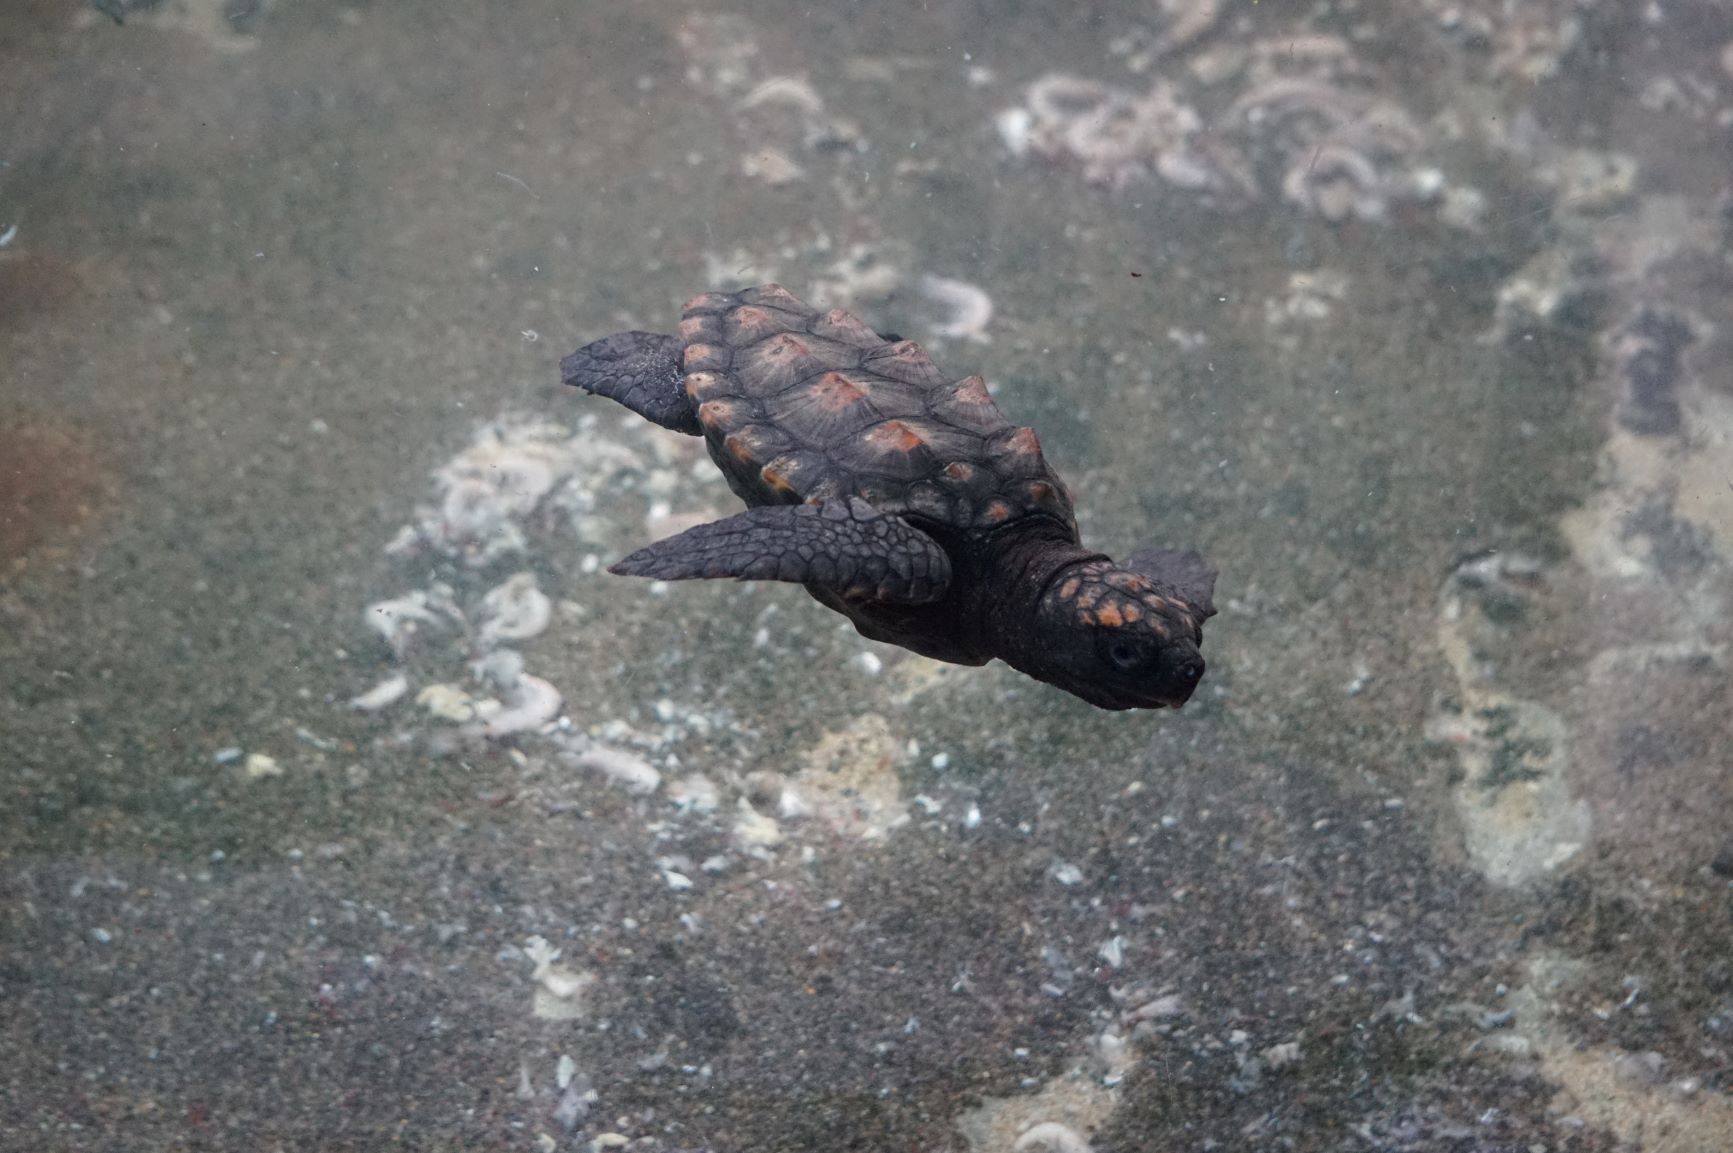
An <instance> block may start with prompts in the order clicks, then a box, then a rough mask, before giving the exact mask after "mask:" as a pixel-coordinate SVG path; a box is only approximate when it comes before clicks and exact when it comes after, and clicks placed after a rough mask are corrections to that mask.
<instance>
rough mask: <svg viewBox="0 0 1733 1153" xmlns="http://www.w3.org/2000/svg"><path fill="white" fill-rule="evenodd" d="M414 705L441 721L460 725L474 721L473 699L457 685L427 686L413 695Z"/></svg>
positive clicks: (474, 708) (474, 705) (474, 707)
mask: <svg viewBox="0 0 1733 1153" xmlns="http://www.w3.org/2000/svg"><path fill="white" fill-rule="evenodd" d="M415 703H416V704H418V705H420V706H421V707H422V708H424V709H426V710H427V711H428V712H429V713H432V714H433V715H434V716H436V717H438V718H439V719H440V720H442V721H454V722H458V723H462V722H464V721H472V720H474V719H475V713H476V704H475V698H474V697H472V696H470V695H469V694H468V693H466V692H464V691H463V689H462V688H460V687H459V686H457V685H452V684H439V685H428V686H427V687H426V688H424V689H422V690H421V691H420V692H419V693H417V694H415Z"/></svg>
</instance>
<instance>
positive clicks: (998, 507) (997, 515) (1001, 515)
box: [982, 500, 1011, 523]
mask: <svg viewBox="0 0 1733 1153" xmlns="http://www.w3.org/2000/svg"><path fill="white" fill-rule="evenodd" d="M982 515H983V516H985V517H986V518H987V519H988V520H990V521H993V522H994V523H998V522H999V521H1002V520H1009V519H1010V517H1011V506H1010V505H1008V504H1006V503H1005V502H1004V501H1002V500H996V501H992V502H991V503H989V504H988V505H987V510H986V512H984V513H982Z"/></svg>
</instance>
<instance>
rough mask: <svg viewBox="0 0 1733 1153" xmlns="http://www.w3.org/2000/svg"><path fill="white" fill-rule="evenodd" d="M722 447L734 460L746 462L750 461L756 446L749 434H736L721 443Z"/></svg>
mask: <svg viewBox="0 0 1733 1153" xmlns="http://www.w3.org/2000/svg"><path fill="white" fill-rule="evenodd" d="M722 447H723V448H725V449H727V450H728V451H729V453H730V454H731V455H732V456H733V457H734V459H735V460H740V461H748V460H751V459H752V457H753V455H754V452H755V450H756V449H757V447H758V445H757V442H756V440H755V439H754V438H753V437H752V435H751V434H750V433H745V432H736V433H733V434H731V435H730V436H729V437H728V439H727V440H724V441H723V442H722Z"/></svg>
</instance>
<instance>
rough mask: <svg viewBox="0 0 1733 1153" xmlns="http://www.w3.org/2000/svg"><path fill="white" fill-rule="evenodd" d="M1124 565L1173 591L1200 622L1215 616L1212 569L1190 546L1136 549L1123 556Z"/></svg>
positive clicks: (1214, 572) (1213, 574) (1214, 584)
mask: <svg viewBox="0 0 1733 1153" xmlns="http://www.w3.org/2000/svg"><path fill="white" fill-rule="evenodd" d="M1125 567H1126V568H1128V569H1131V570H1132V571H1133V572H1139V573H1142V574H1143V575H1144V576H1146V577H1149V578H1151V579H1152V580H1154V581H1155V582H1156V583H1157V584H1158V585H1161V586H1164V589H1163V591H1166V592H1169V593H1173V594H1176V595H1177V596H1178V597H1179V599H1180V600H1182V601H1184V602H1185V603H1186V604H1187V605H1188V606H1190V607H1191V609H1192V610H1193V611H1194V612H1195V613H1196V614H1197V617H1198V622H1199V623H1200V624H1201V623H1202V622H1203V621H1206V620H1208V619H1209V618H1210V617H1213V616H1215V615H1216V606H1215V587H1216V570H1215V569H1213V568H1211V567H1210V566H1209V562H1208V561H1206V560H1204V559H1203V557H1201V556H1199V555H1198V554H1197V553H1195V552H1192V551H1191V550H1190V549H1176V548H1140V549H1138V550H1137V551H1136V552H1134V553H1132V554H1131V555H1130V556H1129V557H1127V558H1125Z"/></svg>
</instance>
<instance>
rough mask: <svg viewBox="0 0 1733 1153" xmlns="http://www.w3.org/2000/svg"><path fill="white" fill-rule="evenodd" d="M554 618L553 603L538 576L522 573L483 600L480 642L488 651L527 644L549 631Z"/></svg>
mask: <svg viewBox="0 0 1733 1153" xmlns="http://www.w3.org/2000/svg"><path fill="white" fill-rule="evenodd" d="M553 615H554V605H553V602H552V601H550V600H549V599H548V596H547V594H546V593H544V592H542V590H541V589H540V588H538V587H536V578H535V574H534V573H528V572H520V573H518V574H517V575H516V576H514V577H511V578H510V579H509V580H507V581H506V582H505V583H504V584H501V585H499V586H497V587H495V588H492V589H489V590H488V592H487V594H486V595H485V596H483V597H482V598H481V628H480V631H479V633H478V637H477V639H478V640H479V641H480V642H481V644H482V647H484V648H492V647H493V646H494V645H497V644H499V643H500V642H501V641H526V640H529V639H530V638H531V637H533V636H536V635H537V634H539V633H540V632H541V631H542V630H543V629H545V628H547V627H548V622H549V621H551V620H552V619H553Z"/></svg>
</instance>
